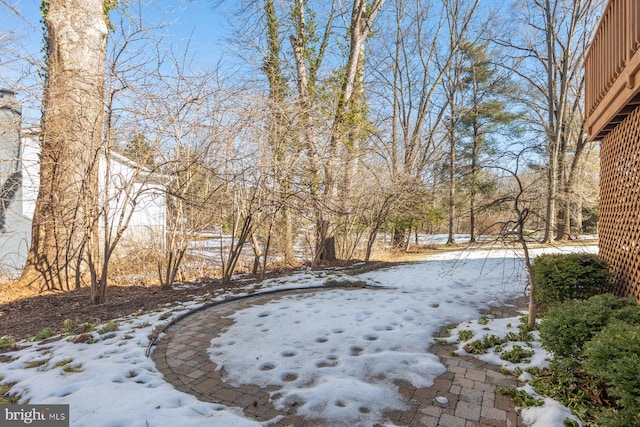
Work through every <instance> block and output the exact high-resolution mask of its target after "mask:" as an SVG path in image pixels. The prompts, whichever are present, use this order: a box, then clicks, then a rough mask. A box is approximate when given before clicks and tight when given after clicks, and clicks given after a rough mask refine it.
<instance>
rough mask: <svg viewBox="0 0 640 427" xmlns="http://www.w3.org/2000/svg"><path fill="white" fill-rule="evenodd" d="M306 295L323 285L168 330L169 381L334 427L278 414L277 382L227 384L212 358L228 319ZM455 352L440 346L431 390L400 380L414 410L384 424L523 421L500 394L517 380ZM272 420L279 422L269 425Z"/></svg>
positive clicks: (260, 415)
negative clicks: (273, 398) (442, 369)
mask: <svg viewBox="0 0 640 427" xmlns="http://www.w3.org/2000/svg"><path fill="white" fill-rule="evenodd" d="M303 292H322V290H318V289H314V290H296V291H287V292H285V293H277V294H268V295H255V296H252V297H250V298H244V299H239V300H235V301H232V302H227V303H222V304H218V305H214V306H212V307H209V308H206V309H204V310H201V311H199V312H197V313H195V314H192V315H190V316H188V317H186V318H184V319H182V320H180V321H178V322H177V323H176V324H174V325H172V326H170V327H169V328H167V329H166V331H165V335H164V336H163V338H162V339H160V340H158V342H157V343H156V348H155V349H154V351H153V354H152V358H153V360H154V361H155V363H156V366H157V367H158V369H159V370H160V371H161V372H162V373H163V374H164V376H165V379H166V380H167V381H168V382H170V383H171V384H173V385H174V387H176V388H177V389H178V390H181V391H184V392H186V393H189V394H192V395H195V396H196V397H197V398H198V399H200V400H203V401H206V402H214V403H220V404H222V405H226V406H228V407H239V408H242V410H243V412H244V415H245V416H246V417H248V418H252V419H255V420H256V421H258V422H262V423H265V424H268V425H277V426H291V425H293V426H295V427H306V426H309V427H314V426H324V425H326V424H325V423H323V420H321V419H320V420H318V419H314V420H309V419H303V418H301V417H299V416H297V415H296V408H295V407H291V408H289V409H288V410H286V411H277V410H276V409H275V408H274V407H273V405H272V404H271V402H270V400H269V395H270V393H271V392H277V390H278V389H279V387H277V386H271V387H267V388H261V387H258V386H255V385H242V386H239V387H235V386H232V385H230V384H227V383H226V382H225V381H224V379H225V376H226V373H225V371H224V369H222V370H216V368H217V366H216V364H215V363H213V362H212V361H211V360H210V359H209V355H208V353H207V349H208V348H209V342H210V341H211V339H213V338H214V337H216V336H218V335H219V334H220V333H222V332H223V331H224V330H225V329H226V328H228V327H229V326H230V325H231V323H232V321H231V320H230V319H228V318H227V316H229V315H231V314H232V313H234V312H235V311H237V310H241V309H243V308H246V307H249V306H254V305H261V304H265V303H266V302H268V301H270V300H272V299H275V298H280V297H282V296H284V295H287V294H292V293H297V294H299V293H303ZM353 292H357V290H353ZM490 314H492V315H493V316H494V317H507V316H515V315H517V314H518V313H517V310H516V308H515V307H508V306H505V307H501V308H497V309H494V310H491V312H490ZM443 334H444V332H443ZM454 349H455V347H454V346H443V345H439V344H437V345H434V346H433V347H432V348H431V349H430V351H432V352H435V354H437V355H438V357H439V358H440V360H441V361H442V363H443V364H444V365H445V366H446V367H447V372H446V373H444V374H443V375H441V376H439V377H438V378H436V379H435V381H434V384H433V385H432V386H431V387H429V388H416V387H414V386H412V385H411V384H410V383H407V382H404V381H398V382H397V383H396V385H397V386H398V389H399V392H400V393H401V395H402V396H403V397H404V398H405V399H406V401H407V403H408V406H409V409H408V410H406V411H388V412H386V413H385V417H386V418H387V419H386V420H380V422H381V423H384V422H391V423H393V424H395V425H398V426H412V427H413V426H415V427H418V426H452V427H456V426H460V427H472V426H473V427H475V426H508V427H517V426H520V425H522V424H521V423H520V422H519V421H518V415H517V413H516V411H515V408H514V404H513V402H512V401H511V399H509V398H508V397H505V396H503V395H500V394H498V393H496V388H497V387H500V386H506V387H514V386H515V385H516V381H515V380H514V378H513V377H510V376H505V375H503V374H501V373H500V372H498V367H497V366H495V365H490V364H486V363H484V362H481V361H479V360H477V359H474V358H471V357H453V356H451V351H452V350H454ZM270 420H277V421H276V422H273V423H268V421H270Z"/></svg>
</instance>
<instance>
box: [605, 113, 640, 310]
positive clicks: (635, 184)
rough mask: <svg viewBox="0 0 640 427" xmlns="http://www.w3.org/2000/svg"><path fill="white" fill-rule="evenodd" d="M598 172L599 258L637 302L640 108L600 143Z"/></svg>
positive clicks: (639, 282) (639, 284) (639, 295)
mask: <svg viewBox="0 0 640 427" xmlns="http://www.w3.org/2000/svg"><path fill="white" fill-rule="evenodd" d="M600 173H601V177H600V179H601V184H600V226H599V234H600V244H599V246H600V256H601V257H602V258H604V259H605V260H607V261H608V262H609V265H610V267H611V270H612V272H613V273H614V275H615V277H616V283H617V285H618V293H619V294H620V295H622V296H627V295H634V296H635V297H636V299H637V300H638V301H640V107H638V108H636V109H635V110H634V111H633V112H632V113H631V114H629V115H628V116H627V117H626V118H625V119H624V121H623V122H622V123H620V124H619V125H618V126H616V127H615V128H614V129H613V130H612V131H611V132H610V133H609V134H608V135H607V136H606V137H605V138H604V139H603V140H602V143H601V148H600Z"/></svg>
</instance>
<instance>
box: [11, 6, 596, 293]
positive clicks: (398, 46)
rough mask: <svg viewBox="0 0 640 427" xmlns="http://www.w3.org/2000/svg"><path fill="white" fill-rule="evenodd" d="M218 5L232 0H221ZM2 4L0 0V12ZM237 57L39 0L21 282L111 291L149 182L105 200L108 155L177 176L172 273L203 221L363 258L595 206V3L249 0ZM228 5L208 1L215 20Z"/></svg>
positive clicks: (231, 254) (545, 238) (546, 227)
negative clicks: (427, 236) (435, 236)
mask: <svg viewBox="0 0 640 427" xmlns="http://www.w3.org/2000/svg"><path fill="white" fill-rule="evenodd" d="M223 3H224V2H223V1H221V2H219V4H218V6H220V5H221V4H223ZM2 5H4V6H5V7H7V5H5V4H4V2H3V3H0V6H2ZM224 5H225V6H226V7H227V8H228V9H230V15H229V22H230V23H232V24H233V26H234V32H233V35H232V38H231V40H230V42H229V43H230V45H231V46H232V47H233V49H234V50H235V52H236V55H237V57H236V59H235V60H234V64H236V66H235V67H234V68H232V69H229V68H224V67H222V66H220V67H215V68H210V69H201V68H197V67H195V66H194V64H193V61H192V60H193V57H191V56H190V55H189V54H188V53H184V52H176V51H174V50H173V49H172V48H171V45H170V44H168V43H166V42H165V41H164V40H163V36H162V34H163V33H165V32H168V31H169V32H170V31H171V27H170V26H168V25H163V24H161V25H155V26H150V25H148V24H146V21H145V19H144V13H143V12H142V11H141V9H140V8H139V7H138V6H139V5H137V3H136V2H115V1H109V2H106V1H103V0H44V1H43V9H42V10H43V23H44V28H45V43H44V45H45V50H46V52H45V57H46V61H45V64H44V65H43V67H42V71H43V73H42V74H43V76H44V96H43V101H42V110H43V116H42V122H41V128H42V132H41V134H42V157H41V177H42V179H41V184H40V185H41V186H40V191H39V195H38V200H37V203H36V211H35V215H34V221H33V239H32V242H31V246H30V251H29V256H28V260H27V265H26V267H25V269H24V272H23V274H22V278H21V283H23V284H25V285H26V286H36V287H39V288H40V289H60V290H67V289H72V288H76V287H80V286H82V285H83V284H84V283H89V284H90V286H91V289H92V293H91V295H92V297H91V298H92V302H93V303H96V304H97V303H101V302H103V301H104V300H105V298H106V287H107V283H108V280H109V275H110V273H109V267H110V265H111V262H112V257H113V255H114V253H116V252H117V251H116V249H117V248H118V247H119V246H121V245H122V243H121V242H122V236H123V234H124V232H125V231H126V229H127V227H128V225H129V221H130V219H131V214H132V209H122V210H119V211H112V208H110V206H112V204H111V205H110V204H109V203H108V200H106V199H108V198H110V197H111V198H115V199H117V200H124V201H125V204H126V205H127V206H132V207H133V206H135V205H136V203H138V201H139V199H140V198H142V197H144V194H142V192H141V191H140V187H139V186H135V185H133V179H131V180H130V181H131V182H127V183H121V184H120V185H119V186H118V188H119V193H118V194H116V195H108V196H104V195H100V194H98V193H99V192H98V168H97V164H98V159H99V158H100V156H104V157H105V158H106V162H107V165H108V164H109V162H110V158H111V153H120V154H124V155H125V156H127V157H128V158H130V159H132V160H134V161H135V162H136V163H137V165H139V166H138V168H137V169H136V172H135V175H136V176H135V178H136V179H135V180H136V182H140V181H145V180H151V179H157V178H158V177H164V179H165V186H166V191H167V200H168V204H169V215H168V219H167V230H168V231H167V235H166V240H165V241H164V243H163V245H161V248H158V252H159V254H161V255H160V256H157V257H156V261H155V262H156V264H157V273H158V279H159V280H160V282H161V283H162V285H163V286H164V287H170V286H171V285H172V283H173V282H174V281H175V279H176V277H177V274H178V273H179V270H180V268H181V265H182V263H183V262H184V259H185V256H186V255H187V254H188V251H189V247H190V245H191V244H192V243H193V241H194V239H197V238H198V236H199V235H201V233H202V232H203V231H206V230H210V229H212V228H215V227H218V228H223V229H224V230H225V232H226V233H228V234H229V235H231V236H232V239H231V243H230V247H228V248H226V250H225V251H224V257H223V258H222V260H221V275H222V277H223V278H224V280H225V281H229V280H230V278H231V276H232V275H233V273H234V272H235V271H236V270H237V267H238V264H239V262H241V261H240V260H241V257H242V251H243V248H245V247H249V246H250V247H251V248H252V250H253V258H254V262H253V265H252V266H251V267H252V270H253V272H254V273H256V274H257V273H264V271H265V270H266V269H267V266H268V265H269V263H272V264H273V263H274V262H278V263H281V264H284V265H295V264H297V263H299V262H300V261H301V260H300V259H299V254H296V249H297V247H298V246H299V245H300V239H306V240H305V244H306V245H307V246H308V248H309V251H308V253H307V254H306V258H307V259H305V260H303V261H304V262H308V263H309V265H310V266H311V267H312V268H316V267H318V266H319V265H320V264H321V263H323V262H325V261H331V260H335V259H351V258H354V257H356V256H359V257H362V258H364V259H365V261H369V259H370V257H371V255H372V251H373V250H374V244H375V242H376V241H377V238H378V235H379V234H380V233H381V232H385V233H388V234H390V235H391V236H392V237H391V242H392V244H393V245H394V246H396V247H398V248H402V249H407V248H408V247H409V246H410V245H411V244H413V243H412V241H413V240H414V239H415V240H416V241H417V233H418V231H428V232H433V231H438V230H440V231H446V233H447V234H448V243H450V244H454V243H456V242H455V236H456V235H457V234H459V233H460V232H465V233H466V234H469V236H470V238H469V242H470V243H475V242H476V241H477V240H478V239H479V238H480V237H481V236H486V235H500V236H503V237H508V236H515V237H514V239H516V240H518V239H524V238H526V239H534V240H539V241H541V242H551V241H552V240H556V239H568V238H572V236H573V235H574V233H577V232H582V231H583V226H584V224H585V223H586V221H585V217H584V216H583V215H585V214H587V215H596V216H597V191H595V186H596V185H597V184H596V183H595V182H596V181H595V179H596V178H597V173H598V171H597V147H595V146H593V145H591V144H590V143H588V142H587V140H586V137H585V134H584V130H583V124H584V111H583V110H584V107H583V86H584V77H583V76H584V73H583V70H582V60H583V58H584V55H585V53H586V51H587V49H588V45H589V42H590V40H591V35H592V34H593V31H594V29H595V26H596V25H597V22H598V16H599V13H600V12H601V9H602V4H601V2H600V1H597V0H546V1H542V2H541V1H534V0H516V1H505V2H500V3H495V2H492V5H489V6H488V5H485V4H482V3H481V2H480V1H479V0H443V1H437V2H435V1H433V2H432V1H424V0H386V1H385V0H350V1H347V2H338V1H335V0H331V1H327V2H313V1H307V0H243V1H241V2H228V3H226V4H224ZM218 10H219V9H216V8H213V9H212V12H211V13H218V12H217V11H218Z"/></svg>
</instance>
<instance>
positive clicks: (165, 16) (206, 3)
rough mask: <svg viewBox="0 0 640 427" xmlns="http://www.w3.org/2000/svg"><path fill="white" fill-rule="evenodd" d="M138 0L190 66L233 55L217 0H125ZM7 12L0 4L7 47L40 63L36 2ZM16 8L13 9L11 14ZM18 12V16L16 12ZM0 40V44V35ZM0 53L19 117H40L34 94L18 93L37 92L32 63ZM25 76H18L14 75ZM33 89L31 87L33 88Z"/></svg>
mask: <svg viewBox="0 0 640 427" xmlns="http://www.w3.org/2000/svg"><path fill="white" fill-rule="evenodd" d="M130 2H131V3H133V4H139V5H140V7H141V10H142V15H143V18H144V19H145V20H146V21H147V25H148V26H152V25H153V24H159V23H163V22H164V23H169V24H170V25H169V26H168V27H167V28H166V29H165V30H164V33H165V34H166V40H167V42H168V44H170V45H171V47H172V48H173V49H174V51H176V52H183V51H184V50H185V49H186V48H187V45H188V46H189V51H190V52H191V53H192V55H193V58H194V60H195V63H196V64H195V65H196V66H199V67H203V68H207V67H213V66H215V65H216V64H218V63H220V62H222V63H224V62H225V61H227V59H230V58H231V57H232V56H233V55H232V53H231V52H230V51H229V49H228V48H227V47H225V46H227V44H226V43H225V40H226V39H227V38H228V35H229V34H230V32H231V30H230V27H229V25H228V20H227V15H225V13H226V12H225V7H224V6H215V4H216V3H217V0H190V1H186V0H157V1H153V2H150V1H146V0H130ZM6 3H7V4H9V5H10V6H11V7H12V8H13V9H14V10H13V11H12V10H10V9H9V8H8V7H7V6H6V5H4V4H3V3H2V2H0V34H11V38H12V45H14V46H16V49H15V50H16V51H17V53H18V54H19V55H21V56H22V57H26V58H28V61H30V62H39V61H40V60H41V58H42V53H41V46H42V27H41V24H40V3H41V0H9V1H7V2H6ZM16 12H17V13H16ZM18 14H19V15H18ZM0 42H3V41H2V39H0ZM2 55H3V53H2V52H0V65H2V66H3V67H2V72H1V73H0V87H3V88H6V87H10V88H17V90H18V92H19V94H18V97H19V99H21V100H22V101H23V102H25V111H24V115H25V116H26V118H27V120H28V119H29V117H32V116H36V118H37V117H39V108H40V107H39V105H38V104H37V103H38V101H37V98H38V97H39V95H38V94H37V93H32V94H31V95H30V96H26V95H20V92H28V91H30V90H32V91H34V92H39V91H41V89H40V88H39V86H38V84H37V82H39V78H38V76H37V74H36V73H37V71H36V69H37V68H36V67H35V66H32V67H28V68H26V66H25V65H24V63H22V64H17V63H15V62H13V63H8V64H7V61H8V58H5V59H3V58H2ZM18 75H20V76H24V77H22V78H20V79H18V78H17V77H16V76H18ZM34 88H35V89H34Z"/></svg>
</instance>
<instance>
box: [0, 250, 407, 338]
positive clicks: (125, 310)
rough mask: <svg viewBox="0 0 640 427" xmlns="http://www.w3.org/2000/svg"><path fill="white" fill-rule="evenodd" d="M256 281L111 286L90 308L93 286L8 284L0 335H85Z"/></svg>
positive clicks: (0, 293)
mask: <svg viewBox="0 0 640 427" xmlns="http://www.w3.org/2000/svg"><path fill="white" fill-rule="evenodd" d="M397 264H399V263H394V262H372V263H369V264H363V263H361V262H358V261H353V262H350V263H347V264H346V265H345V264H344V263H340V264H336V265H327V266H323V268H325V269H328V270H331V269H333V270H336V269H337V270H342V271H345V270H346V271H350V272H352V273H354V274H357V273H362V272H365V271H370V270H375V269H379V268H386V267H390V266H393V265H397ZM295 271H299V270H297V269H295V270H294V269H289V270H278V271H274V272H271V273H269V274H268V275H267V277H265V278H272V277H281V276H287V275H290V274H292V273H293V272H295ZM251 283H254V284H255V285H256V288H258V287H259V283H258V279H257V278H252V277H251V276H246V277H243V280H242V281H241V282H240V281H238V282H233V281H232V282H231V283H230V284H228V285H223V284H222V281H221V280H220V279H200V280H198V281H197V285H195V284H192V285H193V286H189V287H180V286H178V287H176V288H174V289H169V290H162V289H161V288H160V286H117V285H110V286H109V287H108V288H107V301H106V302H105V303H104V304H100V305H91V303H90V301H91V299H90V290H89V288H82V289H79V290H74V291H68V292H55V293H54V292H48V293H45V294H40V295H36V296H28V295H25V294H20V293H19V292H18V290H16V289H10V287H9V286H8V285H7V286H5V287H4V288H1V287H0V301H4V302H3V303H0V337H2V336H5V335H11V336H12V337H14V338H15V339H16V340H20V339H25V338H29V337H32V336H34V335H37V334H38V333H39V332H41V331H42V330H43V329H45V328H50V329H52V331H53V332H54V334H57V333H64V332H74V333H76V334H80V333H82V332H83V331H82V327H81V325H82V324H83V323H92V324H94V325H97V324H99V323H103V322H106V321H108V320H112V319H117V318H120V317H125V316H128V315H131V314H134V313H136V312H139V311H143V312H144V311H149V310H156V309H159V308H161V307H163V306H165V305H169V304H173V303H176V302H182V301H191V300H193V299H196V298H198V297H199V296H203V295H205V294H209V295H211V296H216V295H220V294H222V293H225V292H228V293H231V294H234V293H236V292H238V291H239V290H240V289H242V290H243V291H246V285H248V284H251ZM68 319H69V320H72V321H73V324H74V325H75V326H74V327H73V328H72V330H71V331H69V330H68V329H67V328H66V327H65V321H66V320H68Z"/></svg>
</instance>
